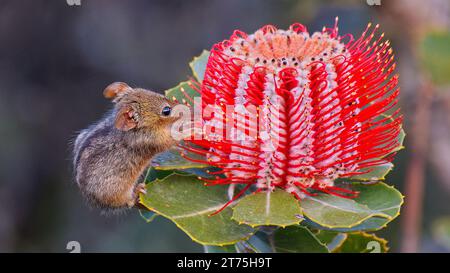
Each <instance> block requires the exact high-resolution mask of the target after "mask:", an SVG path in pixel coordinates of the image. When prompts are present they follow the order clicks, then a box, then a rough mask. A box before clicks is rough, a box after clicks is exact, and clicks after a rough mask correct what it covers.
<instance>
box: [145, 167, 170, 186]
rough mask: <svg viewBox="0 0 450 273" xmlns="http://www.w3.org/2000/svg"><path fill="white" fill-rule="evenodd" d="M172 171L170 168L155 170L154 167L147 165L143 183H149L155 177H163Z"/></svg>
mask: <svg viewBox="0 0 450 273" xmlns="http://www.w3.org/2000/svg"><path fill="white" fill-rule="evenodd" d="M172 173H173V171H172V170H156V169H155V168H154V167H149V168H148V170H147V174H146V175H145V179H144V181H145V183H150V182H152V181H155V180H156V179H163V178H165V177H167V176H169V175H171V174H172Z"/></svg>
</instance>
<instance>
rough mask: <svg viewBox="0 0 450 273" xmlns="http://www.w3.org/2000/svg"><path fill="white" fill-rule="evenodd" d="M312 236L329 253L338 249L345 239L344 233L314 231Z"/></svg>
mask: <svg viewBox="0 0 450 273" xmlns="http://www.w3.org/2000/svg"><path fill="white" fill-rule="evenodd" d="M314 235H315V236H316V237H317V239H319V241H321V242H322V243H323V244H325V245H326V246H327V248H328V250H329V251H330V252H331V251H333V250H335V249H336V248H338V247H340V246H341V245H342V244H343V243H344V241H345V239H346V238H347V235H346V234H344V233H340V232H336V231H330V230H317V231H314Z"/></svg>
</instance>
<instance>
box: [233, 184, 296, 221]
mask: <svg viewBox="0 0 450 273" xmlns="http://www.w3.org/2000/svg"><path fill="white" fill-rule="evenodd" d="M301 215H302V211H301V209H300V205H299V203H298V201H297V199H295V197H294V196H293V195H292V194H289V193H287V192H286V191H283V190H279V189H277V190H275V191H274V192H260V193H256V194H249V195H247V196H245V197H244V198H242V199H241V200H240V201H239V203H238V204H237V205H236V206H235V207H234V208H233V219H234V220H236V221H237V222H239V223H241V224H247V225H249V226H252V227H256V226H261V225H266V226H267V225H274V226H281V227H285V226H289V225H296V224H299V223H300V221H301ZM299 216H300V217H299Z"/></svg>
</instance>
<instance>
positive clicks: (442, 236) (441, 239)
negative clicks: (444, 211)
mask: <svg viewBox="0 0 450 273" xmlns="http://www.w3.org/2000/svg"><path fill="white" fill-rule="evenodd" d="M432 234H433V239H434V240H435V241H436V242H437V243H439V244H441V245H442V246H444V247H446V248H448V249H450V217H444V218H441V219H438V220H436V221H435V222H433V225H432Z"/></svg>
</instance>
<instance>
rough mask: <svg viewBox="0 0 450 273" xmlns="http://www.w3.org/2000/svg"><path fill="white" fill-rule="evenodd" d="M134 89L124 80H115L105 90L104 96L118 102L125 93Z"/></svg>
mask: <svg viewBox="0 0 450 273" xmlns="http://www.w3.org/2000/svg"><path fill="white" fill-rule="evenodd" d="M130 91H133V89H132V88H131V87H129V86H128V84H126V83H124V82H115V83H111V84H110V85H108V86H107V87H106V88H105V90H104V91H103V96H105V98H107V99H112V100H113V102H117V100H118V99H120V98H121V97H122V96H123V95H124V94H125V93H127V92H130Z"/></svg>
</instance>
